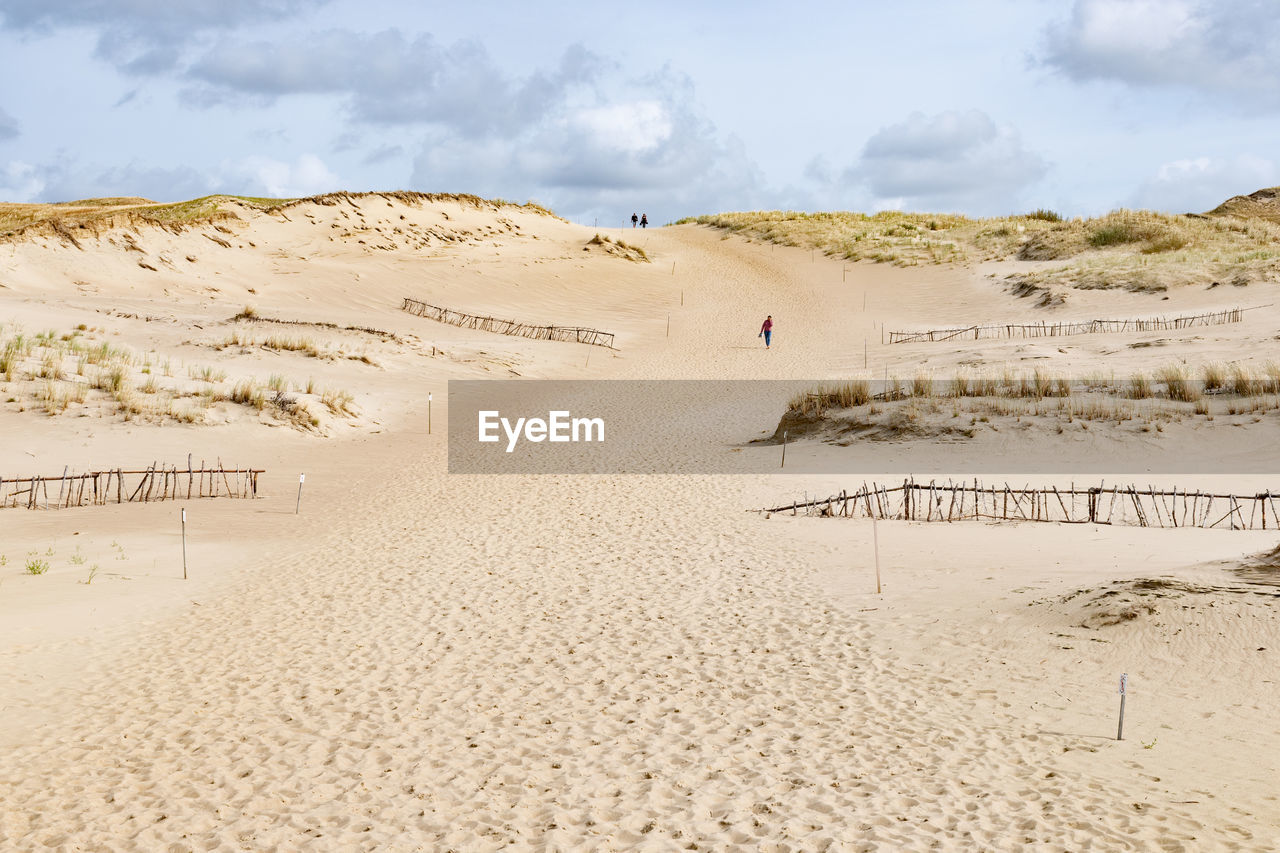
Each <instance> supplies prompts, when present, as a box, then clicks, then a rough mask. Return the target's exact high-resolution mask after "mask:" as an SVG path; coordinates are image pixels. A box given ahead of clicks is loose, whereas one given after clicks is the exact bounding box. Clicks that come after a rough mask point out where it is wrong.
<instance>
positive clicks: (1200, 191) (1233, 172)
mask: <svg viewBox="0 0 1280 853" xmlns="http://www.w3.org/2000/svg"><path fill="white" fill-rule="evenodd" d="M1277 183H1280V168H1277V165H1276V163H1275V162H1274V161H1272V160H1267V159H1265V158H1262V157H1256V156H1253V155H1240V156H1238V157H1233V158H1229V159H1220V158H1212V157H1195V158H1190V159H1186V160H1174V161H1172V162H1170V163H1165V164H1164V165H1162V166H1161V167H1160V168H1159V169H1158V170H1157V171H1156V173H1155V174H1154V175H1152V176H1151V177H1150V178H1148V179H1147V180H1146V181H1144V182H1143V184H1142V186H1140V187H1139V188H1138V190H1137V191H1136V192H1135V193H1134V194H1133V197H1132V199H1131V203H1132V206H1133V207H1139V208H1149V209H1153V210H1165V211H1169V212H1171V213H1198V212H1202V211H1205V210H1211V209H1213V208H1215V207H1217V206H1218V205H1219V204H1221V203H1222V202H1224V201H1226V200H1227V199H1229V198H1231V197H1232V196H1236V195H1247V194H1249V193H1251V192H1253V191H1254V190H1257V189H1261V188H1263V187H1270V186H1274V185H1276V184H1277Z"/></svg>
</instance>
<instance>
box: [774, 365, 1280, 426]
mask: <svg viewBox="0 0 1280 853" xmlns="http://www.w3.org/2000/svg"><path fill="white" fill-rule="evenodd" d="M1202 369H1203V370H1204V372H1205V374H1206V375H1212V376H1217V377H1225V378H1224V379H1222V380H1221V381H1219V382H1218V383H1217V384H1216V385H1214V386H1213V387H1212V388H1210V387H1208V382H1207V381H1201V380H1196V379H1194V378H1192V371H1191V370H1190V369H1189V368H1187V367H1186V366H1184V365H1181V364H1168V365H1165V366H1163V367H1161V368H1159V369H1158V370H1156V371H1155V373H1154V374H1153V375H1151V376H1148V375H1147V374H1144V373H1136V374H1133V375H1132V376H1129V377H1127V378H1125V379H1115V378H1114V377H1112V378H1105V377H1101V376H1090V377H1086V378H1084V379H1079V380H1073V379H1069V378H1066V377H1062V376H1053V375H1051V374H1049V373H1046V372H1044V371H1042V370H1033V371H1031V372H1030V373H1022V374H1015V373H1013V372H1005V373H1004V374H1003V375H1001V376H999V377H995V376H990V375H984V376H969V375H964V374H961V375H957V376H954V377H951V378H950V379H946V380H940V379H933V378H931V377H928V376H925V375H917V376H915V377H914V378H912V379H911V380H910V381H909V382H906V383H904V382H903V381H902V380H900V379H898V378H897V377H889V378H887V379H886V380H884V381H879V380H877V381H870V380H865V379H857V380H851V381H846V382H837V383H829V384H823V385H819V386H817V387H815V388H812V389H809V390H806V391H804V392H802V393H799V394H797V395H795V396H794V397H793V398H792V399H791V401H790V403H789V404H788V410H789V411H792V412H797V413H801V414H806V415H810V414H812V415H821V414H823V413H824V412H826V411H827V410H829V409H844V408H853V407H856V406H862V405H868V404H871V403H874V402H876V401H880V402H895V401H902V400H910V399H914V400H929V401H946V400H959V399H986V400H1024V401H1032V402H1033V403H1039V402H1041V401H1048V400H1056V401H1059V402H1058V405H1065V404H1066V401H1067V400H1069V399H1070V398H1072V397H1073V396H1076V395H1079V396H1082V397H1085V398H1089V399H1093V400H1096V399H1111V400H1116V401H1119V400H1147V399H1153V400H1167V401H1172V402H1177V403H1198V402H1200V401H1201V400H1202V398H1203V397H1205V396H1206V395H1209V396H1217V397H1223V398H1225V399H1226V401H1227V404H1228V406H1234V407H1235V409H1236V410H1237V411H1238V412H1243V411H1254V410H1259V411H1270V410H1271V409H1274V408H1277V407H1280V363H1278V362H1276V361H1268V362H1266V363H1265V364H1263V365H1261V366H1250V365H1245V364H1233V365H1231V366H1230V369H1229V370H1227V369H1226V368H1223V366H1222V365H1217V364H1210V365H1205V366H1204V368H1202ZM1091 405H1092V404H1091ZM1199 408H1200V407H1197V410H1199Z"/></svg>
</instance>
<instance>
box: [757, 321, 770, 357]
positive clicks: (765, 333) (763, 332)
mask: <svg viewBox="0 0 1280 853" xmlns="http://www.w3.org/2000/svg"><path fill="white" fill-rule="evenodd" d="M756 337H757V338H764V348H765V349H768V348H769V339H770V338H772V337H773V315H772V314H770V315H769V316H768V317H765V318H764V322H763V323H761V324H760V334H758V335H756Z"/></svg>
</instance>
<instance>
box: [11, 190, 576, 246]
mask: <svg viewBox="0 0 1280 853" xmlns="http://www.w3.org/2000/svg"><path fill="white" fill-rule="evenodd" d="M370 198H381V199H385V200H387V201H388V202H389V201H391V200H395V201H399V202H400V203H402V204H405V205H409V206H412V207H420V206H422V205H423V204H431V203H435V202H441V201H452V202H457V203H460V204H465V205H470V206H473V207H476V208H480V209H484V208H491V209H493V210H499V209H502V208H505V207H514V208H518V209H520V210H524V211H529V212H532V213H537V214H540V215H543V216H550V217H555V218H559V217H556V215H555V214H554V213H552V212H551V211H550V210H547V209H546V208H544V207H542V206H541V205H539V204H537V203H536V202H532V201H528V202H525V203H524V204H518V203H516V202H510V201H505V200H502V199H498V200H492V201H491V200H488V199H483V198H480V197H479V196H475V195H468V194H455V193H420V192H405V191H396V192H383V193H372V192H364V193H350V192H334V193H325V194H323V195H315V196H308V197H306V198H262V197H256V196H243V195H225V194H220V195H208V196H203V197H201V198H195V199H190V200H188V201H180V202H173V203H165V204H160V203H157V202H154V201H151V200H149V199H145V198H132V197H120V198H91V199H81V200H79V201H67V202H58V203H56V204H10V203H0V239H13V238H15V237H21V236H24V235H26V234H30V233H36V234H40V233H52V234H55V235H58V236H60V237H62V238H63V239H65V240H67V241H68V242H71V243H72V244H74V245H79V244H78V243H77V242H76V238H75V235H76V233H77V232H86V233H90V234H98V233H101V232H103V231H106V230H109V229H112V228H127V227H132V226H135V225H140V224H141V225H146V224H149V225H155V226H159V227H164V228H183V227H188V226H192V225H202V224H207V223H212V222H217V221H219V220H224V219H235V218H238V217H237V215H236V212H235V210H234V206H235V205H240V206H244V207H249V208H253V209H255V210H260V211H263V212H271V211H279V210H285V209H290V208H294V207H297V206H298V205H303V204H319V205H326V206H332V205H336V204H340V203H342V202H344V201H349V202H352V203H358V202H359V201H362V200H365V199H370Z"/></svg>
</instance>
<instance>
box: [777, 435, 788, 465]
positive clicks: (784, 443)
mask: <svg viewBox="0 0 1280 853" xmlns="http://www.w3.org/2000/svg"><path fill="white" fill-rule="evenodd" d="M778 467H779V468H786V467H787V431H786V430H785V429H784V430H783V431H782V464H781V465H779V466H778Z"/></svg>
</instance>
